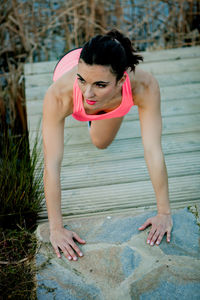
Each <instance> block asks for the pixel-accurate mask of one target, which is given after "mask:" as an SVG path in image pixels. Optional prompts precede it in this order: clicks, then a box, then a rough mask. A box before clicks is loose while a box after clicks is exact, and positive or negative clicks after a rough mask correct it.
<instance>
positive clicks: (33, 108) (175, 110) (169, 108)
mask: <svg viewBox="0 0 200 300" xmlns="http://www.w3.org/2000/svg"><path fill="white" fill-rule="evenodd" d="M31 102H32V103H31V104H30V103H28V106H27V111H28V123H29V128H31V129H32V130H34V129H35V128H37V125H38V122H39V120H40V118H41V117H42V109H43V107H42V102H40V105H34V104H35V103H34V101H31ZM161 112H162V116H163V117H167V116H175V115H187V114H193V113H194V112H195V113H200V101H199V100H198V99H197V98H190V99H185V98H184V99H179V100H171V101H161ZM138 119H139V116H138V108H137V107H133V108H132V109H131V111H130V112H129V113H128V114H127V115H126V116H125V117H124V121H132V120H138ZM65 122H66V127H86V126H87V124H86V122H78V121H76V120H75V119H74V118H72V117H71V116H70V117H67V118H66V121H65Z"/></svg>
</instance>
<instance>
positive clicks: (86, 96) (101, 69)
mask: <svg viewBox="0 0 200 300" xmlns="http://www.w3.org/2000/svg"><path fill="white" fill-rule="evenodd" d="M77 78H78V85H79V88H80V89H81V92H82V94H83V101H84V106H85V107H86V108H88V109H91V110H92V111H96V110H97V111H98V110H104V109H109V108H112V107H113V106H114V105H116V96H117V95H118V94H119V92H121V86H122V84H123V82H124V80H123V78H122V79H120V80H119V81H118V82H116V76H115V75H114V74H113V73H111V71H110V67H109V66H101V65H88V64H86V63H85V62H84V61H83V60H80V61H79V63H78V72H77Z"/></svg>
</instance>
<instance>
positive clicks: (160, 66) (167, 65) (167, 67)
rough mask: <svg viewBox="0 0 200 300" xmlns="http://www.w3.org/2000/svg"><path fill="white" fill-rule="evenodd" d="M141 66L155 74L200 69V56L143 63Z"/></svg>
mask: <svg viewBox="0 0 200 300" xmlns="http://www.w3.org/2000/svg"><path fill="white" fill-rule="evenodd" d="M140 68H141V69H142V70H144V71H147V72H150V73H152V74H154V75H155V76H156V75H157V74H167V73H168V74H173V73H179V72H187V71H188V70H190V71H192V70H193V71H199V70H200V58H199V57H197V58H187V59H180V60H177V61H159V62H149V63H148V64H144V63H141V64H140Z"/></svg>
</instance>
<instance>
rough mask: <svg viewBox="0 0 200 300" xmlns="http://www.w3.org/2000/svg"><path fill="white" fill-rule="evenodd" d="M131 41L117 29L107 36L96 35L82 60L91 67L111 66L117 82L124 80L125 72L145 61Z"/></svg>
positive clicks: (81, 57)
mask: <svg viewBox="0 0 200 300" xmlns="http://www.w3.org/2000/svg"><path fill="white" fill-rule="evenodd" d="M135 52H136V50H135V49H134V48H133V46H132V43H131V41H130V39H129V38H128V37H126V36H124V35H123V34H122V33H121V32H119V31H118V30H116V29H112V30H111V31H109V32H107V33H106V34H105V35H100V34H99V35H96V36H94V37H93V38H91V39H90V40H89V41H88V42H87V43H86V44H85V45H84V46H83V49H82V51H81V54H80V59H83V61H84V62H85V63H86V64H89V65H93V64H96V65H103V66H111V71H112V73H113V74H115V75H116V77H117V81H118V80H119V79H121V78H122V76H123V74H124V72H125V71H126V70H127V69H128V68H131V70H132V71H135V66H136V65H138V64H139V61H140V60H141V61H143V57H142V56H141V55H137V54H135Z"/></svg>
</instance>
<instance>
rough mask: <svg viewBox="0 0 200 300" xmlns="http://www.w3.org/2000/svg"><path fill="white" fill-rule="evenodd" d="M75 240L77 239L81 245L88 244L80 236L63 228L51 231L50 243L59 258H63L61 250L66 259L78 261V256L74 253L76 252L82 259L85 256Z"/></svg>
mask: <svg viewBox="0 0 200 300" xmlns="http://www.w3.org/2000/svg"><path fill="white" fill-rule="evenodd" d="M74 239H76V240H77V241H78V242H79V243H81V244H85V243H86V242H85V241H84V240H82V239H81V238H80V237H79V236H78V234H77V233H75V232H73V231H70V230H67V229H65V228H64V227H61V228H59V229H51V231H50V241H51V244H52V246H53V248H54V251H55V253H56V255H57V256H58V258H60V257H61V255H60V251H59V250H62V252H63V253H64V255H65V257H66V258H68V259H69V260H71V259H73V260H77V259H78V257H77V255H76V254H75V253H74V250H75V251H76V253H77V254H78V255H79V256H80V257H82V256H83V253H82V252H81V251H80V249H79V248H78V246H77V245H76V243H75V242H74Z"/></svg>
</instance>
